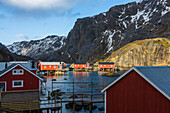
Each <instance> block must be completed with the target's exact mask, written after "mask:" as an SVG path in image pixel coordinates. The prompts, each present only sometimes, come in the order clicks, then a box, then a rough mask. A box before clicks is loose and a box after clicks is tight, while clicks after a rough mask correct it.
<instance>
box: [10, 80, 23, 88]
mask: <svg viewBox="0 0 170 113" xmlns="http://www.w3.org/2000/svg"><path fill="white" fill-rule="evenodd" d="M15 82H21V85H19V86H14V83H15ZM23 82H24V81H23V80H13V81H12V87H23Z"/></svg>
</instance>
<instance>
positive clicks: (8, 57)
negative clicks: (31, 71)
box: [0, 43, 32, 62]
mask: <svg viewBox="0 0 170 113" xmlns="http://www.w3.org/2000/svg"><path fill="white" fill-rule="evenodd" d="M17 60H19V61H26V60H32V58H30V57H26V56H21V55H16V54H14V53H11V52H10V51H9V50H8V49H7V48H6V47H5V45H2V44H1V43H0V62H8V61H17Z"/></svg>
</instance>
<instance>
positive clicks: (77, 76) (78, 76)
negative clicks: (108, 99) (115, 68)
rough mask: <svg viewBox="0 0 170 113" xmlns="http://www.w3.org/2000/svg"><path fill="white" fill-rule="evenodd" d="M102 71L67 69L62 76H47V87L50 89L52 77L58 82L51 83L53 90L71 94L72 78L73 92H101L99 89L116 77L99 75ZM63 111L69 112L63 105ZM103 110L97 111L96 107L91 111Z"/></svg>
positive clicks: (94, 112) (95, 112)
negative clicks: (74, 70)
mask: <svg viewBox="0 0 170 113" xmlns="http://www.w3.org/2000/svg"><path fill="white" fill-rule="evenodd" d="M102 73H103V72H96V71H93V72H73V71H69V72H67V73H66V74H65V75H63V76H48V77H47V89H48V90H49V91H51V90H52V79H56V82H60V83H56V84H54V85H53V89H54V90H56V89H59V90H61V92H65V93H66V94H72V93H73V79H74V92H75V94H91V93H92V94H101V90H102V89H103V88H105V87H106V86H107V85H108V84H110V83H111V82H112V81H113V80H115V79H116V78H117V77H105V76H101V74H102ZM61 82H62V83H61ZM68 82H69V83H68ZM80 82H81V83H80ZM85 82H86V83H85ZM91 89H92V90H91ZM97 105H98V104H97ZM99 105H100V106H104V104H99ZM63 112H65V113H69V112H70V110H67V109H65V107H63ZM82 112H85V111H80V112H77V113H82ZM87 112H89V111H87ZM103 112H104V111H101V112H99V111H98V109H97V110H94V111H93V113H103Z"/></svg>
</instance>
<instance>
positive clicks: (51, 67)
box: [40, 65, 58, 71]
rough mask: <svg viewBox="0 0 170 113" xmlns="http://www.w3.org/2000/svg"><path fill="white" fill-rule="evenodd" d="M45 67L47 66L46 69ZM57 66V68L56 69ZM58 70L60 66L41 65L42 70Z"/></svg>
mask: <svg viewBox="0 0 170 113" xmlns="http://www.w3.org/2000/svg"><path fill="white" fill-rule="evenodd" d="M44 66H46V68H44ZM54 66H55V68H54ZM57 69H58V65H41V66H40V70H49V71H52V70H57Z"/></svg>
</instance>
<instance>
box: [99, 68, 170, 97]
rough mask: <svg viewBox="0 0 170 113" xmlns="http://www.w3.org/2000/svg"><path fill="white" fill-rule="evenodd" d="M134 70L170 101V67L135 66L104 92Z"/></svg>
mask: <svg viewBox="0 0 170 113" xmlns="http://www.w3.org/2000/svg"><path fill="white" fill-rule="evenodd" d="M132 70H134V71H136V72H137V73H138V74H139V75H140V76H141V77H142V78H144V79H145V80H146V81H147V82H149V83H150V84H151V85H152V86H153V87H155V88H156V89H157V90H158V91H159V92H161V93H162V94H163V95H164V96H165V97H167V98H168V99H169V100H170V66H135V67H132V68H131V69H129V70H128V71H127V72H125V73H124V74H123V75H121V76H120V77H119V78H117V79H116V80H114V81H113V82H112V83H111V84H110V85H108V86H107V87H106V88H104V89H103V90H102V92H104V91H106V90H107V89H108V88H110V87H111V86H113V85H114V84H115V83H117V82H118V81H119V80H120V79H122V78H123V77H124V76H126V75H128V73H130V72H131V71H132Z"/></svg>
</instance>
